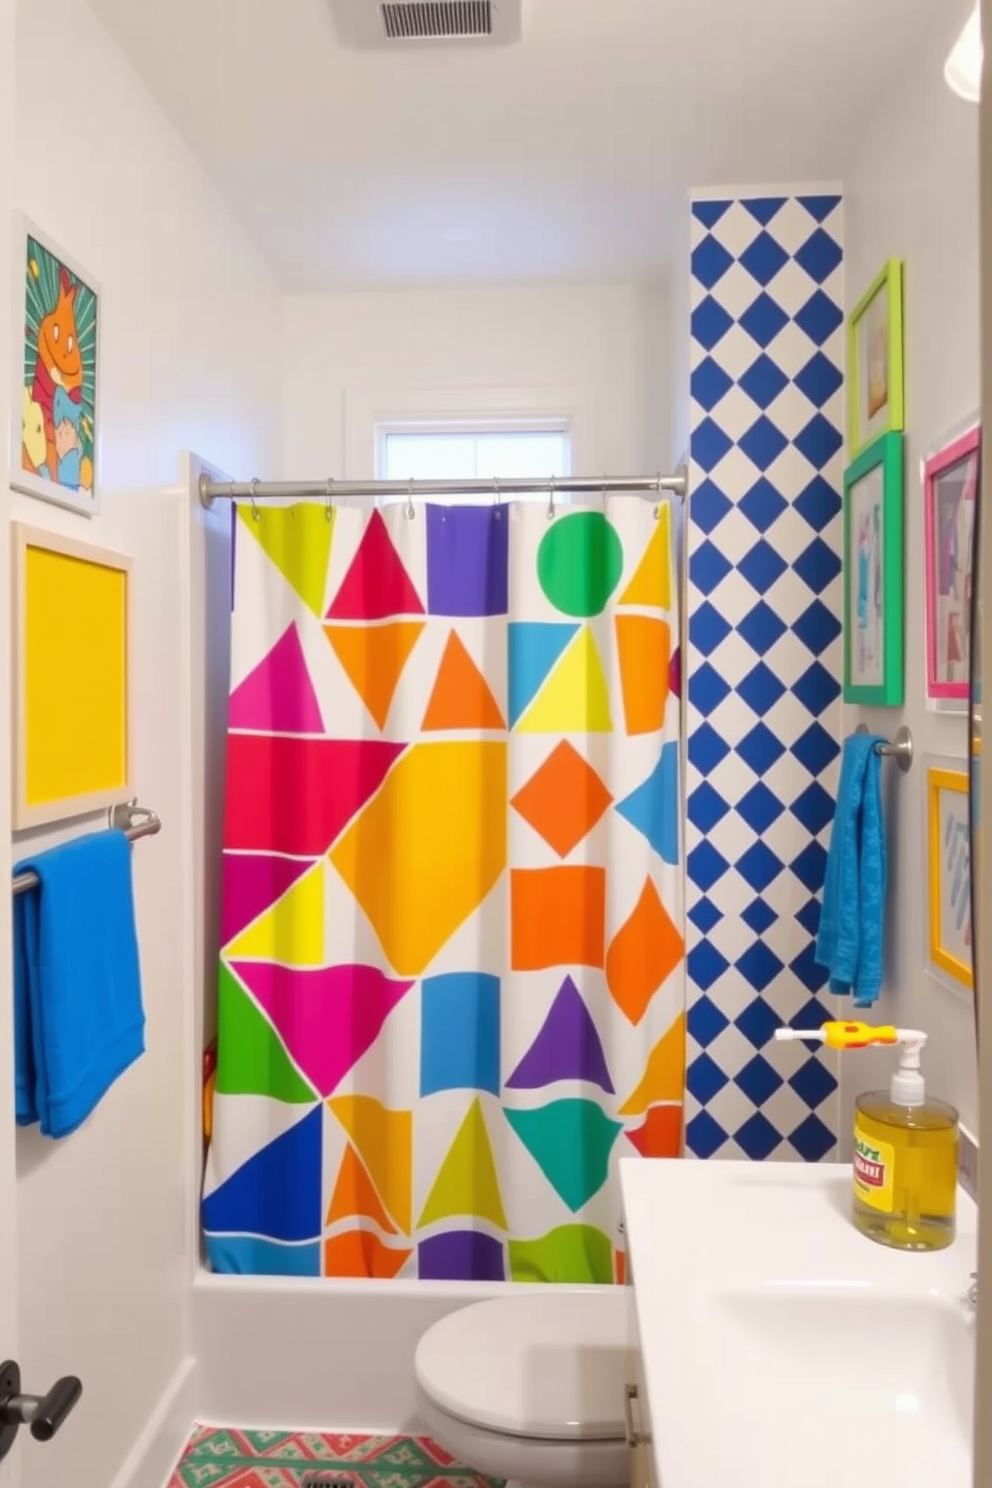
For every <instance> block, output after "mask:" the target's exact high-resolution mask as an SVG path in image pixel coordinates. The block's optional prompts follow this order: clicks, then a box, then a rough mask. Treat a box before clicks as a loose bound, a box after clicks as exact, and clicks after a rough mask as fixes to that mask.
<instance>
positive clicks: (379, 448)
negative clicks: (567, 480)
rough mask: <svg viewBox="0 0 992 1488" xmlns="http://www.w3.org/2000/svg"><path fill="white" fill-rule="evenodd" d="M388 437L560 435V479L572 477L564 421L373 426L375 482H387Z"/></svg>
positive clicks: (407, 422)
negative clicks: (392, 435)
mask: <svg viewBox="0 0 992 1488" xmlns="http://www.w3.org/2000/svg"><path fill="white" fill-rule="evenodd" d="M391 434H423V435H431V434H437V435H441V436H442V437H443V436H444V435H445V434H453V435H463V436H464V435H469V436H472V437H479V436H480V435H481V436H484V435H486V434H503V435H509V436H511V437H512V436H513V435H514V434H561V435H563V436H564V449H565V462H564V463H565V468H564V470H562V472H561V475H560V477H558V478H559V479H563V478H564V477H566V476H569V475H571V474H572V437H571V428H570V426H569V422H568V420H567V419H563V418H528V419H520V418H517V419H512V420H510V419H505V418H503V419H493V418H484V419H482V418H475V419H473V418H461V419H385V420H383V421H382V422H381V423H377V424H376V426H375V479H376V480H387V479H388V476H387V475H386V444H387V441H388V440H389V436H390V435H391Z"/></svg>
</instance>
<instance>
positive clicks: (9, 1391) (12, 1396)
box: [0, 1359, 83, 1461]
mask: <svg viewBox="0 0 992 1488" xmlns="http://www.w3.org/2000/svg"><path fill="white" fill-rule="evenodd" d="M82 1393H83V1386H82V1384H81V1382H80V1381H79V1380H78V1379H77V1378H76V1376H75V1375H74V1374H67V1375H64V1376H63V1377H62V1379H57V1380H56V1381H55V1383H54V1385H53V1386H52V1388H51V1389H50V1390H49V1392H48V1394H47V1395H22V1394H21V1371H20V1368H19V1366H18V1365H17V1364H16V1363H15V1362H14V1361H13V1359H8V1360H7V1361H6V1363H4V1364H0V1461H2V1459H3V1458H4V1457H6V1455H7V1453H8V1452H9V1451H10V1449H11V1447H12V1446H13V1445H14V1438H15V1437H16V1435H17V1432H18V1429H19V1427H21V1426H29V1427H30V1428H31V1435H32V1436H33V1437H34V1439H35V1441H41V1442H46V1441H51V1439H52V1437H53V1436H54V1435H55V1433H56V1431H58V1429H59V1427H60V1426H61V1425H62V1422H63V1421H64V1420H65V1418H66V1416H67V1415H68V1414H69V1412H70V1411H71V1410H72V1409H73V1407H74V1406H75V1404H76V1402H77V1401H78V1399H79V1397H80V1395H82Z"/></svg>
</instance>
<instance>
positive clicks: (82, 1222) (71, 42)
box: [0, 0, 282, 1488]
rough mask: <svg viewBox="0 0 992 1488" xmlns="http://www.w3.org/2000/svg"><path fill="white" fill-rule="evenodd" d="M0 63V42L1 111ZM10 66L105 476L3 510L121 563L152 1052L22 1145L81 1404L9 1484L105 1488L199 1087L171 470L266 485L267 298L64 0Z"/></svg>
mask: <svg viewBox="0 0 992 1488" xmlns="http://www.w3.org/2000/svg"><path fill="white" fill-rule="evenodd" d="M8 56H9V53H8V50H7V48H6V46H5V45H4V42H3V39H2V38H0V99H3V98H6V97H8V96H9V89H8V87H7V86H4V81H3V75H4V72H5V70H6V68H7V66H8V65H9V64H8V62H7V58H8ZM14 60H15V65H16V146H17V159H16V187H15V192H14V196H15V200H16V204H17V205H18V206H19V207H21V208H22V209H23V210H24V211H25V212H27V214H28V215H29V216H30V217H31V218H32V219H34V220H35V221H36V222H37V223H38V225H39V226H40V227H41V228H43V229H44V230H47V231H48V232H49V233H51V234H52V235H53V236H54V237H55V239H56V240H58V241H60V242H61V243H63V244H64V245H65V247H66V249H67V250H68V251H69V252H71V253H72V255H73V256H74V257H76V258H78V259H79V260H80V261H81V262H82V263H83V264H85V265H86V266H87V267H88V268H89V269H90V270H91V272H92V273H93V275H94V276H95V277H96V278H97V279H98V280H99V281H100V283H101V285H102V290H103V301H102V307H101V308H102V314H103V322H102V328H101V335H102V389H101V391H102V409H101V413H102V446H101V451H102V477H103V484H104V489H105V490H106V491H108V492H110V491H113V493H114V494H113V495H112V496H111V497H110V499H108V501H107V503H106V506H105V511H104V514H103V515H102V516H101V517H99V518H97V519H96V520H94V521H93V522H92V523H89V524H87V523H86V522H85V520H84V519H82V518H79V517H75V516H73V515H71V514H66V513H60V512H58V511H57V510H56V509H55V508H52V507H49V506H46V505H44V504H43V503H40V502H38V501H33V500H31V499H29V498H26V497H17V498H15V504H14V515H15V516H19V517H21V518H22V519H26V520H30V521H32V522H33V523H35V524H49V525H51V526H57V527H59V528H60V529H62V530H64V531H71V532H73V533H76V534H77V535H80V536H86V537H89V538H90V539H91V540H92V541H95V542H106V543H107V545H108V546H112V547H113V546H116V547H121V548H124V549H125V550H129V551H131V552H133V553H134V555H135V559H136V569H135V598H136V613H135V617H134V631H133V669H134V670H133V677H134V700H133V707H134V750H135V762H136V784H137V787H138V790H139V793H140V798H141V799H142V800H143V801H144V802H146V803H147V804H148V805H150V806H152V807H154V808H155V809H157V810H158V811H159V812H160V813H161V815H162V818H163V823H164V828H163V831H162V834H161V835H160V836H159V837H157V838H154V839H149V840H148V841H145V842H142V843H140V844H139V845H138V846H136V848H135V857H134V865H135V882H136V897H137V908H138V921H139V936H140V941H141V946H142V961H143V976H144V994H145V1005H146V1014H147V1035H146V1036H147V1045H148V1052H147V1054H146V1056H145V1057H144V1058H143V1059H142V1060H141V1061H140V1062H139V1063H138V1064H137V1065H136V1066H134V1067H133V1069H132V1070H131V1071H129V1072H128V1073H127V1074H126V1075H125V1076H124V1077H123V1079H122V1080H121V1081H120V1082H118V1084H117V1085H116V1086H115V1087H114V1089H113V1090H112V1091H111V1092H110V1094H109V1095H108V1097H107V1099H106V1100H105V1102H104V1103H103V1104H102V1105H101V1107H100V1108H99V1109H98V1111H97V1112H96V1113H95V1115H94V1116H93V1118H92V1119H91V1120H90V1121H89V1122H88V1123H87V1124H86V1125H85V1127H84V1128H83V1129H82V1130H81V1131H80V1132H78V1133H77V1134H76V1135H74V1136H73V1137H71V1138H69V1139H67V1140H66V1141H64V1142H61V1143H52V1142H49V1141H46V1140H44V1139H43V1138H41V1137H40V1136H39V1135H38V1133H37V1131H36V1130H33V1131H27V1132H22V1133H19V1135H18V1141H17V1163H18V1187H17V1233H18V1238H19V1244H20V1252H21V1261H22V1264H21V1274H20V1298H19V1300H20V1319H19V1321H20V1341H21V1363H22V1367H23V1370H24V1377H25V1385H26V1387H27V1388H29V1389H31V1390H41V1389H44V1388H46V1387H47V1386H48V1384H50V1383H51V1381H52V1380H53V1379H54V1378H55V1377H56V1375H58V1374H61V1373H67V1372H71V1373H76V1374H78V1375H79V1376H80V1377H81V1378H82V1381H83V1385H84V1391H85V1393H84V1397H83V1400H82V1402H81V1404H80V1405H79V1407H78V1408H77V1411H76V1413H75V1415H74V1416H73V1417H72V1418H71V1419H70V1421H69V1422H68V1423H67V1424H66V1427H65V1428H64V1430H63V1432H62V1433H61V1434H60V1435H59V1436H58V1437H57V1438H56V1439H55V1440H54V1441H53V1442H51V1443H50V1444H49V1445H47V1446H45V1447H39V1446H38V1445H37V1444H35V1443H32V1442H30V1441H29V1442H28V1443H27V1444H26V1445H25V1446H24V1447H23V1449H22V1460H23V1478H24V1481H25V1483H26V1484H27V1485H28V1488H31V1485H33V1484H37V1485H39V1488H40V1485H41V1484H42V1483H43V1482H46V1481H52V1480H53V1479H59V1480H62V1481H66V1482H71V1483H72V1484H73V1488H106V1485H107V1484H108V1483H110V1482H112V1480H113V1478H114V1476H115V1473H116V1472H117V1471H118V1469H119V1468H120V1466H121V1464H122V1462H123V1460H124V1457H125V1455H126V1454H127V1453H128V1451H129V1450H130V1449H131V1447H132V1445H133V1444H134V1442H135V1440H136V1438H138V1436H139V1434H140V1432H141V1431H142V1430H143V1428H144V1427H145V1426H146V1423H147V1421H148V1419H149V1417H150V1415H151V1414H152V1412H153V1410H154V1409H155V1407H156V1405H157V1404H158V1403H159V1401H160V1400H161V1398H162V1396H163V1392H165V1391H166V1390H167V1388H168V1387H169V1386H170V1384H174V1383H175V1382H176V1381H177V1379H179V1378H180V1377H181V1372H182V1368H183V1360H184V1355H185V1352H186V1347H187V1343H186V1312H187V1307H188V1286H189V1279H190V1275H191V1270H192V1257H191V1256H190V1254H189V1250H190V1225H189V1219H188V1217H189V1214H190V1203H191V1200H192V1192H191V1189H192V1186H193V1185H194V1184H195V1181H196V1175H195V1172H194V1171H193V1170H192V1164H191V1162H190V1153H191V1150H192V1146H191V1138H192V1125H193V1111H194V1103H195V1084H196V1082H197V1080H198V1070H197V1068H196V1061H195V1058H194V1057H193V1055H192V1052H191V1050H192V1039H191V1037H190V1025H191V1018H192V1006H193V1003H192V986H191V983H192V981H193V978H194V975H195V969H194V961H193V950H192V918H193V917H192V888H191V878H192V875H191V873H190V861H191V847H190V785H189V779H188V771H189V739H188V732H189V729H190V727H191V723H192V719H191V709H192V703H191V685H190V676H189V660H188V656H187V653H186V649H185V648H184V646H183V644H182V640H183V636H184V634H186V636H187V639H188V631H186V630H184V625H185V616H186V608H185V607H186V606H187V605H188V601H189V594H188V563H189V553H188V544H189V536H188V520H187V517H188V514H187V511H186V507H185V498H184V495H182V494H180V493H179V492H178V490H176V489H175V488H176V487H177V485H178V481H179V475H180V451H181V450H182V449H183V447H184V446H190V447H193V448H196V449H198V450H200V451H201V452H202V453H203V454H204V455H207V456H209V457H212V458H213V459H214V460H215V461H216V462H217V463H218V464H219V465H224V466H226V467H228V468H229V469H231V470H232V471H233V472H235V473H241V472H249V471H250V472H255V471H258V472H259V473H272V472H277V471H278V469H279V445H280V427H279V425H280V410H281V400H282V368H281V344H282V299H281V295H280V294H279V292H278V289H277V286H276V285H275V283H274V281H273V279H272V278H271V276H270V274H269V272H268V270H267V269H266V268H265V267H264V265H263V264H262V263H261V261H260V260H259V258H258V257H257V256H256V254H255V253H254V251H253V250H252V249H251V248H250V247H249V246H248V244H247V242H246V240H245V239H244V238H243V236H242V234H241V232H240V230H239V229H238V227H237V226H236V225H235V223H234V222H233V220H232V219H231V218H230V217H229V215H228V214H227V212H226V210H225V209H224V208H223V206H222V205H221V203H220V201H219V199H218V197H217V196H216V194H215V193H214V191H213V190H212V188H211V187H210V185H209V184H208V182H207V180H206V178H205V177H204V175H203V174H202V172H201V170H200V168H199V167H198V165H197V164H196V163H195V162H194V160H193V158H192V156H191V155H190V154H189V152H188V151H187V149H186V147H185V145H184V144H183V143H182V142H181V140H180V138H179V136H178V134H177V133H176V131H175V130H174V129H173V128H172V126H171V125H170V124H169V123H168V122H167V121H166V119H165V117H164V115H163V114H162V113H161V111H160V110H159V108H158V107H157V105H155V104H154V103H153V102H152V100H151V97H150V95H149V94H148V93H147V92H146V90H145V88H144V86H143V85H142V84H141V83H140V82H139V80H138V78H137V76H136V75H135V73H134V72H133V70H132V69H131V67H130V65H129V64H128V63H127V62H126V61H125V60H124V58H123V56H122V54H121V53H120V52H119V51H118V50H117V48H116V46H115V44H114V43H113V42H112V41H111V40H110V39H109V37H108V36H107V34H106V33H105V32H104V30H103V28H102V26H101V24H100V22H99V21H98V20H97V19H96V17H95V16H94V15H93V14H92V13H91V11H90V10H89V7H88V6H87V5H86V4H84V3H82V0H17V34H16V53H15V58H14ZM0 149H2V125H0ZM0 205H2V193H0ZM2 277H3V276H2V275H0V278H2ZM5 365H6V363H5ZM3 406H6V403H4V405H3ZM165 486H169V487H172V488H173V490H172V492H171V493H170V494H164V493H163V492H162V489H161V488H163V487H165ZM153 493H157V494H153ZM3 541H4V543H5V542H6V533H4V534H3ZM0 562H2V553H0ZM0 641H2V637H0ZM6 651H7V648H6V645H3V644H0V654H2V655H3V656H4V658H5V657H6ZM0 694H2V696H3V698H4V700H6V696H7V692H6V686H5V685H3V678H2V677H0ZM0 737H3V739H4V740H6V737H7V730H6V729H0ZM2 809H3V810H6V805H4V807H3V808H2ZM87 825H90V823H87ZM74 828H75V830H78V829H79V824H78V823H77V824H74ZM0 841H6V833H5V832H4V831H0ZM22 845H23V844H22ZM15 850H16V848H15ZM4 1088H6V1087H4Z"/></svg>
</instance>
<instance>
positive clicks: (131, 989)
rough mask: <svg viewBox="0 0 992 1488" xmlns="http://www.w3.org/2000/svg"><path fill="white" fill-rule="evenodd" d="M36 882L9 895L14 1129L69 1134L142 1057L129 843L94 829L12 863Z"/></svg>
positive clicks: (142, 1017)
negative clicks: (38, 1128) (32, 1128)
mask: <svg viewBox="0 0 992 1488" xmlns="http://www.w3.org/2000/svg"><path fill="white" fill-rule="evenodd" d="M27 870H31V871H32V872H34V873H36V874H37V875H38V878H39V885H38V887H37V888H33V889H28V890H27V891H26V892H25V893H21V894H18V895H15V897H14V1054H15V1061H16V1093H17V1094H16V1100H17V1104H16V1118H17V1123H18V1125H19V1126H29V1125H31V1124H32V1123H33V1122H35V1121H39V1122H40V1123H41V1130H42V1132H43V1133H44V1135H45V1136H46V1137H65V1136H68V1135H69V1133H70V1132H73V1131H75V1130H76V1128H77V1127H78V1126H80V1125H81V1124H82V1122H84V1121H85V1120H86V1118H87V1116H89V1114H90V1113H91V1111H93V1109H94V1108H95V1107H96V1106H97V1104H98V1103H99V1102H100V1101H101V1100H102V1098H103V1096H104V1095H106V1093H107V1091H108V1090H109V1089H110V1087H111V1085H112V1084H113V1083H114V1081H115V1080H116V1079H117V1078H118V1076H119V1075H122V1074H123V1073H124V1071H125V1070H126V1069H127V1068H128V1066H129V1065H131V1064H133V1063H134V1061H135V1060H136V1059H137V1058H139V1056H140V1055H141V1054H143V1053H144V1048H145V1014H144V1009H143V1008H142V1005H141V969H140V965H139V960H138V937H137V933H136V930H135V924H134V896H133V891H132V885H131V848H130V844H129V843H128V840H127V838H126V837H125V835H124V833H123V832H95V833H93V834H92V835H90V836H88V837H78V838H76V839H75V840H74V841H72V842H67V843H66V844H65V845H64V846H62V847H55V848H52V849H51V850H50V851H48V852H39V853H37V854H35V855H34V856H33V857H30V858H26V859H25V860H24V861H23V862H21V863H18V864H17V866H16V868H15V869H14V872H15V873H23V872H26V871H27Z"/></svg>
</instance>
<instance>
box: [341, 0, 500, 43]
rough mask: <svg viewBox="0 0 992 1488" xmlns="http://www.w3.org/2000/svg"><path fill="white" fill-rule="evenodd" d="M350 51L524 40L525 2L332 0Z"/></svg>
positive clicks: (478, 0)
mask: <svg viewBox="0 0 992 1488" xmlns="http://www.w3.org/2000/svg"><path fill="white" fill-rule="evenodd" d="M330 3H331V10H332V11H333V13H334V20H335V24H336V26H337V30H338V35H339V36H340V38H341V40H342V42H343V43H344V44H345V45H346V46H352V47H362V48H364V49H374V48H378V49H380V50H383V51H385V50H393V49H394V48H398V47H401V46H404V45H405V44H406V43H409V42H417V43H419V44H421V45H425V44H429V43H432V42H433V43H435V44H444V43H449V44H450V43H452V42H456V43H463V44H464V43H469V44H471V45H472V46H484V45H486V44H488V45H490V46H494V45H497V46H498V45H500V44H504V45H505V44H506V43H507V42H512V41H519V40H520V38H521V30H522V17H521V9H522V5H523V0H330Z"/></svg>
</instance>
